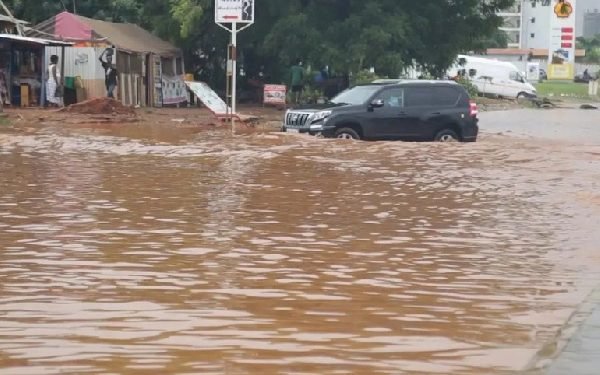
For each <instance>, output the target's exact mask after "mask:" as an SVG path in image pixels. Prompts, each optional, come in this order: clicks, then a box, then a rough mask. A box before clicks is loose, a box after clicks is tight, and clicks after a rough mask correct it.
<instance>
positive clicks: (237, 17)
mask: <svg viewBox="0 0 600 375" xmlns="http://www.w3.org/2000/svg"><path fill="white" fill-rule="evenodd" d="M215 22H216V23H242V24H252V23H254V0H215Z"/></svg>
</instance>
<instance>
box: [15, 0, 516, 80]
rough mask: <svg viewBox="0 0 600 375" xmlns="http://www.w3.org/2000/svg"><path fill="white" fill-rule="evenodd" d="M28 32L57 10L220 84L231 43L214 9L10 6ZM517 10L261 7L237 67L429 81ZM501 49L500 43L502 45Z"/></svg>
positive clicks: (389, 1)
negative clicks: (173, 55)
mask: <svg viewBox="0 0 600 375" xmlns="http://www.w3.org/2000/svg"><path fill="white" fill-rule="evenodd" d="M5 3H6V4H7V5H8V6H9V7H11V8H12V9H13V11H14V13H15V16H16V17H18V18H21V19H25V20H27V21H29V22H31V23H32V24H36V23H38V22H41V21H43V20H45V19H47V18H49V17H51V16H53V15H55V14H57V13H59V12H61V11H63V10H68V11H70V12H73V11H76V12H77V14H81V15H84V16H87V17H93V18H98V19H103V20H108V21H114V22H132V23H137V24H139V25H141V26H143V27H145V28H147V29H149V30H151V31H153V32H154V33H156V34H157V35H159V36H161V37H162V38H165V39H167V40H170V41H172V42H174V43H175V44H176V45H178V46H179V47H181V48H182V49H183V50H184V51H185V54H186V64H187V66H188V68H189V70H199V69H200V68H202V70H203V71H205V72H206V71H209V72H212V73H214V74H211V75H215V76H216V75H217V71H219V70H220V69H223V63H222V62H223V58H224V56H225V55H226V45H227V41H228V37H229V35H228V34H227V32H225V31H224V30H222V29H220V28H219V27H218V26H217V25H215V24H214V16H213V12H214V8H213V7H214V0H43V1H41V4H40V0H9V1H5ZM513 3H514V0H368V1H365V0H361V1H359V0H285V1H282V0H257V1H256V6H255V12H256V23H255V24H254V25H253V26H252V27H250V28H249V29H247V30H246V31H244V32H242V33H241V34H240V37H239V44H240V52H241V53H240V54H239V55H240V56H241V58H242V61H241V65H242V66H243V67H244V69H245V71H246V72H247V74H248V75H250V76H251V75H253V74H256V73H257V72H258V71H259V70H264V73H266V74H267V75H270V76H271V79H272V80H273V81H282V80H284V72H285V71H287V69H288V68H289V66H290V65H291V64H292V62H293V61H294V60H295V59H297V58H300V59H302V60H303V61H305V63H306V64H307V65H308V64H310V65H311V66H313V67H316V68H321V67H323V66H325V65H327V66H329V67H331V68H332V69H334V70H335V71H337V72H342V73H350V72H358V71H360V70H363V69H368V68H371V67H374V68H375V70H376V71H377V73H378V74H380V75H386V76H398V74H399V73H400V72H401V71H402V70H403V68H405V67H407V66H411V65H413V63H416V64H418V65H420V66H421V67H422V68H424V69H425V70H426V71H428V72H429V73H431V74H433V75H439V74H441V73H442V72H443V71H445V70H446V68H447V67H448V66H449V65H451V64H452V63H453V61H454V59H455V57H456V55H457V54H458V53H461V52H467V51H472V50H479V49H482V48H484V47H487V46H488V44H490V43H494V41H497V40H498V38H499V37H498V34H497V29H498V26H500V24H501V22H502V20H501V18H499V17H497V16H496V12H497V11H498V10H499V9H503V8H506V7H508V6H510V5H512V4H513ZM500 43H502V42H500Z"/></svg>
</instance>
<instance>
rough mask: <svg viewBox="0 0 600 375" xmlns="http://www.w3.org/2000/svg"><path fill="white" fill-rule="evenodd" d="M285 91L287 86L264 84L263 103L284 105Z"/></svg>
mask: <svg viewBox="0 0 600 375" xmlns="http://www.w3.org/2000/svg"><path fill="white" fill-rule="evenodd" d="M286 93H287V87H286V86H285V85H265V88H264V91H263V103H264V104H276V105H285V96H286Z"/></svg>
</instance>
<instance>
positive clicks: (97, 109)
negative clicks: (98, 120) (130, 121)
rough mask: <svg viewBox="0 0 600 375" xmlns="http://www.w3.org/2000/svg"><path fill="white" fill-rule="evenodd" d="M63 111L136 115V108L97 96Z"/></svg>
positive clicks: (87, 113)
mask: <svg viewBox="0 0 600 375" xmlns="http://www.w3.org/2000/svg"><path fill="white" fill-rule="evenodd" d="M61 111H62V112H70V113H79V114H84V115H135V110H134V109H133V108H131V107H126V106H124V105H123V104H121V102H119V101H117V100H115V99H111V98H95V99H90V100H86V101H83V102H81V103H77V104H72V105H70V106H68V107H65V108H63V109H61Z"/></svg>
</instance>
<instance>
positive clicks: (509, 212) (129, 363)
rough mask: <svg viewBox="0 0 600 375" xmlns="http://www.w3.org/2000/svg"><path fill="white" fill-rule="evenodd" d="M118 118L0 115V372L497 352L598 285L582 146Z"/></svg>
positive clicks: (522, 340)
mask: <svg viewBox="0 0 600 375" xmlns="http://www.w3.org/2000/svg"><path fill="white" fill-rule="evenodd" d="M142 133H143V131H142ZM120 135H122V134H112V135H111V134H105V133H103V134H91V133H78V134H74V133H73V134H65V133H64V132H63V133H60V134H57V133H53V132H52V131H48V132H46V133H44V132H42V133H38V134H34V135H0V137H2V138H0V147H1V148H0V248H1V249H2V250H1V252H0V373H2V374H87V373H90V374H97V373H102V374H147V373H155V374H167V373H169V374H170V373H173V374H402V373H407V374H432V373H441V374H447V373H457V374H483V373H486V374H495V373H498V374H503V373H513V372H514V371H521V370H525V369H530V368H532V367H535V358H537V357H539V356H540V350H541V349H542V348H543V347H544V346H546V345H548V343H551V342H552V340H553V338H554V337H555V335H556V334H557V332H558V331H559V330H560V328H561V327H562V326H563V325H564V324H565V322H566V321H567V320H568V318H569V316H570V314H571V313H572V312H573V311H574V309H575V308H576V307H577V305H578V304H579V303H581V301H583V300H584V299H585V297H586V295H587V294H588V293H589V292H590V291H591V290H592V289H593V288H594V287H596V286H597V281H596V280H597V276H598V270H599V269H600V257H599V256H598V255H597V254H596V252H597V250H598V249H597V247H598V246H597V244H598V243H600V241H599V238H598V234H596V233H595V229H596V228H597V224H598V219H599V217H600V193H598V191H599V190H598V182H599V181H600V157H598V155H600V153H598V149H597V148H593V147H591V146H588V147H587V148H580V147H572V146H568V145H556V144H549V143H547V142H537V143H536V142H531V141H528V140H522V139H510V138H508V137H499V136H484V137H483V138H482V140H481V142H479V143H478V144H469V145H460V144H449V145H436V144H406V143H386V142H382V143H361V142H338V141H324V140H316V139H310V138H305V137H298V136H279V135H267V136H257V135H255V136H244V137H238V138H236V139H231V138H228V137H225V136H219V135H215V134H198V135H190V134H187V135H186V137H187V140H185V141H182V140H181V139H177V140H176V141H175V140H174V138H172V137H169V138H161V137H160V136H153V135H152V134H139V136H138V135H136V136H131V135H132V134H128V135H129V136H128V137H123V136H120ZM175 138H177V137H175Z"/></svg>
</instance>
